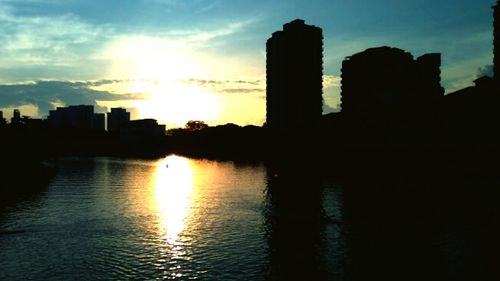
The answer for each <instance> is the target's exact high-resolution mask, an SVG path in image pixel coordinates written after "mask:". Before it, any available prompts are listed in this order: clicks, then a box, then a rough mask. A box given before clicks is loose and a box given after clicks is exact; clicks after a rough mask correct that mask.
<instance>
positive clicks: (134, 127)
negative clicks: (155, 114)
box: [123, 119, 165, 137]
mask: <svg viewBox="0 0 500 281" xmlns="http://www.w3.org/2000/svg"><path fill="white" fill-rule="evenodd" d="M123 132H124V133H125V134H126V135H129V136H141V137H162V136H165V125H160V124H158V122H157V121H156V120H155V119H140V120H132V121H130V122H128V124H127V126H126V128H125V130H123Z"/></svg>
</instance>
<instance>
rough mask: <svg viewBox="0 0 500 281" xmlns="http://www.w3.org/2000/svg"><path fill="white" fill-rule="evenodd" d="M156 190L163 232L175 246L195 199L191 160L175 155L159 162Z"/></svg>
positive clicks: (154, 188) (155, 194)
mask: <svg viewBox="0 0 500 281" xmlns="http://www.w3.org/2000/svg"><path fill="white" fill-rule="evenodd" d="M153 190H154V200H153V202H154V203H153V204H155V209H156V213H157V215H158V218H159V226H160V228H161V229H160V231H161V232H162V235H163V237H164V238H165V239H166V241H167V242H168V243H169V244H170V245H176V244H177V243H176V242H177V241H178V238H179V234H181V233H182V231H183V230H184V229H185V227H186V219H187V217H188V216H189V214H190V210H191V207H192V206H191V205H192V202H193V191H194V171H193V167H192V166H191V164H190V161H189V160H188V159H186V158H182V157H179V156H175V155H172V156H169V157H167V158H165V159H163V160H161V161H158V163H157V165H156V171H155V177H154V180H153Z"/></svg>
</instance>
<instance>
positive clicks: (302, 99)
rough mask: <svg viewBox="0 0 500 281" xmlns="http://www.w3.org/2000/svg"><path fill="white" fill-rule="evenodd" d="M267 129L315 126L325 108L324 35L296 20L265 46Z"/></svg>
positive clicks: (275, 34)
mask: <svg viewBox="0 0 500 281" xmlns="http://www.w3.org/2000/svg"><path fill="white" fill-rule="evenodd" d="M266 51H267V60H266V81H267V89H266V107H267V113H266V114H267V115H266V125H267V126H268V127H269V128H271V129H293V128H307V127H310V126H314V124H316V123H317V122H318V121H319V120H320V119H321V114H322V106H323V97H322V94H323V85H322V83H323V33H322V30H321V28H319V27H316V26H313V25H307V24H305V23H304V20H300V19H297V20H294V21H292V22H289V23H287V24H285V25H284V26H283V30H282V31H277V32H274V33H273V35H272V37H271V38H269V39H268V40H267V44H266Z"/></svg>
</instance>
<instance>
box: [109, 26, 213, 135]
mask: <svg viewBox="0 0 500 281" xmlns="http://www.w3.org/2000/svg"><path fill="white" fill-rule="evenodd" d="M108 55H109V56H112V57H113V63H112V66H111V70H110V72H111V73H110V76H112V77H127V78H128V79H130V83H128V85H130V86H129V88H128V89H127V92H129V93H140V94H147V96H148V97H149V98H148V99H145V100H138V101H134V102H133V106H134V107H135V108H136V109H137V111H138V112H137V114H138V117H139V118H154V119H157V120H158V121H159V122H160V123H164V124H166V125H167V126H168V127H182V126H184V125H185V123H186V122H187V121H189V120H202V121H205V122H207V123H210V122H211V121H215V120H216V119H217V116H218V114H219V110H220V104H221V101H220V99H219V97H218V95H217V94H215V93H212V92H210V91H209V90H208V89H205V88H202V87H201V86H199V85H196V84H193V83H189V82H187V81H189V79H193V78H200V77H205V76H206V75H205V73H203V71H202V66H201V65H200V64H201V63H200V62H198V63H197V60H196V54H195V52H194V50H193V49H192V48H190V47H189V46H188V45H187V44H183V43H182V42H177V41H171V40H167V39H163V38H155V37H146V36H132V37H127V38H122V39H120V40H117V42H115V43H114V44H113V45H112V46H111V47H110V48H109V49H108Z"/></svg>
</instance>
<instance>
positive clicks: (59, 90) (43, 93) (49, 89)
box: [0, 80, 147, 115]
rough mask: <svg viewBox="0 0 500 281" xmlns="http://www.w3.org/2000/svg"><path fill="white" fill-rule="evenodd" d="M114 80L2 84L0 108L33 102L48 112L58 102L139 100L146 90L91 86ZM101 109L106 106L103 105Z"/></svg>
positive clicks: (41, 111)
mask: <svg viewBox="0 0 500 281" xmlns="http://www.w3.org/2000/svg"><path fill="white" fill-rule="evenodd" d="M114 82H115V81H114V80H102V81H81V82H70V81H36V82H31V83H19V84H3V85H0V108H7V107H16V106H22V105H27V104H30V105H34V106H36V107H38V112H39V114H40V115H46V114H48V111H49V110H51V109H53V108H54V107H55V106H61V105H79V104H86V105H94V106H95V107H96V109H97V110H99V108H100V106H99V105H98V104H97V101H120V100H139V99H144V98H146V97H147V95H145V94H114V93H111V92H108V91H101V90H95V89H92V86H94V85H102V84H105V83H114ZM101 110H105V109H104V108H101Z"/></svg>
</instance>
